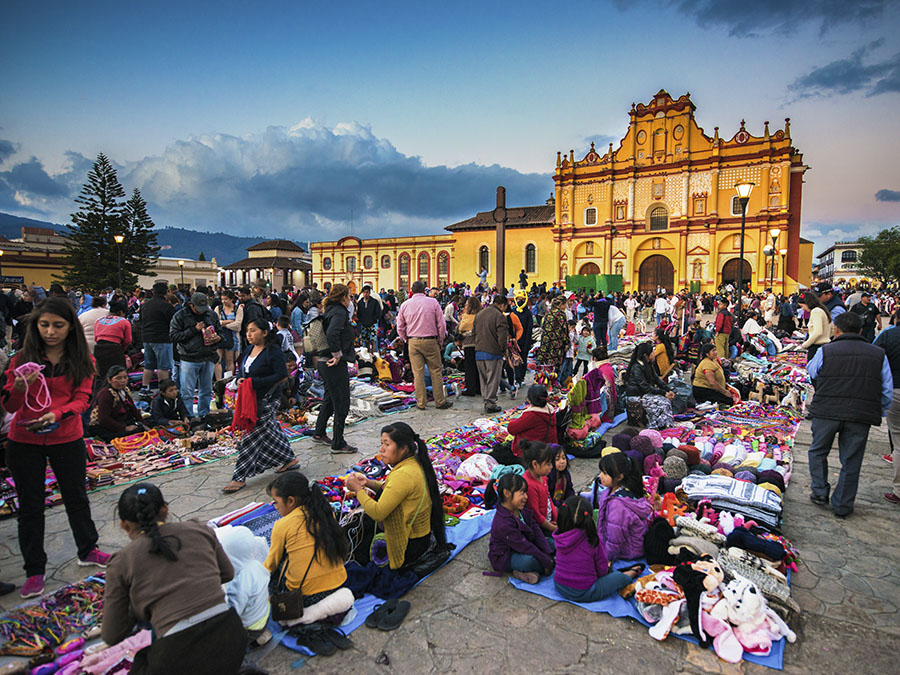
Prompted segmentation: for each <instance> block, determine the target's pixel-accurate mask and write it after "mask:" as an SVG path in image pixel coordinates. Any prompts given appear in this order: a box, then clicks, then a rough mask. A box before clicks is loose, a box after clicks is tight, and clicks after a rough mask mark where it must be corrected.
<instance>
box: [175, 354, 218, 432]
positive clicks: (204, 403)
mask: <svg viewBox="0 0 900 675" xmlns="http://www.w3.org/2000/svg"><path fill="white" fill-rule="evenodd" d="M180 376H181V383H180V389H181V400H182V401H184V407H185V408H187V411H188V415H190V416H191V417H194V391H195V390H196V391H197V415H196V416H197V417H201V418H202V417H206V416H207V415H209V402H210V401H211V400H212V384H213V363H212V362H210V361H185V360H183V359H182V361H181V372H180Z"/></svg>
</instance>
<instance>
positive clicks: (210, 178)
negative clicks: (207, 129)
mask: <svg viewBox="0 0 900 675" xmlns="http://www.w3.org/2000/svg"><path fill="white" fill-rule="evenodd" d="M7 143H8V142H7ZM4 147H5V146H4V145H3V142H2V141H0V152H2V149H3V148H4ZM67 161H68V164H67V168H66V170H65V171H64V172H63V173H61V174H60V175H52V176H51V175H49V174H48V173H47V172H46V171H45V170H44V167H43V166H42V165H41V163H40V162H39V161H38V160H37V159H35V158H30V159H28V160H26V161H23V162H19V163H15V164H13V165H12V166H11V167H10V168H9V169H8V170H5V171H0V209H5V210H10V209H11V210H15V211H17V212H20V213H22V214H23V215H31V214H34V215H40V216H45V217H47V216H49V217H55V218H56V219H57V220H60V221H65V220H67V219H68V217H67V214H68V213H69V212H70V211H71V210H72V209H73V207H74V203H72V202H71V200H72V198H74V196H75V195H76V194H77V192H78V190H79V189H80V186H81V184H82V183H83V182H84V180H85V176H86V173H87V170H88V169H89V168H90V164H91V161H92V160H91V159H90V158H85V157H83V156H81V155H78V154H77V153H70V154H69V156H68V160H67ZM551 161H552V158H550V159H548V164H549V163H550V162H551ZM8 163H9V162H8ZM117 168H118V170H119V179H120V180H121V182H122V183H123V185H124V186H125V188H126V190H130V189H131V188H132V187H139V188H140V189H141V192H142V193H143V194H144V197H145V198H146V199H147V201H148V203H149V205H150V209H151V215H152V216H153V218H154V220H155V221H156V222H157V224H159V225H173V226H181V227H188V228H194V229H202V230H210V231H225V232H228V233H230V234H249V233H252V234H255V235H260V236H268V234H269V233H271V234H272V235H273V236H274V235H278V236H290V237H294V238H297V239H301V240H303V239H313V240H316V239H325V238H330V237H333V236H340V235H342V234H346V233H347V232H348V223H349V220H350V212H351V209H352V211H353V220H354V233H355V234H359V235H361V236H393V235H402V234H419V233H424V232H433V231H435V229H436V228H440V227H443V226H444V225H448V224H450V223H452V222H454V221H456V220H460V219H462V218H466V217H469V216H471V215H474V213H475V212H476V211H484V210H488V209H490V208H492V207H493V204H494V193H495V189H496V187H497V186H498V185H505V186H506V189H507V195H508V197H507V198H508V200H509V203H510V204H511V205H527V204H538V203H542V202H543V200H544V199H546V198H547V196H548V195H549V193H550V192H551V191H552V188H553V184H552V180H551V179H550V177H549V175H540V174H523V173H520V172H518V171H515V170H513V169H509V168H505V167H501V166H498V165H492V166H483V165H478V164H466V165H463V166H459V167H453V168H451V167H447V166H426V165H425V164H424V163H423V162H422V160H421V158H419V157H411V156H408V155H404V154H403V153H401V152H399V151H398V150H397V149H396V148H395V147H394V146H393V145H392V144H391V143H390V142H389V141H387V140H386V139H383V138H378V137H376V136H375V135H374V134H373V133H372V132H371V130H370V129H369V128H367V127H364V126H361V125H359V124H356V123H350V124H339V125H337V126H335V127H333V128H328V127H324V126H322V125H320V124H316V123H313V122H311V121H308V120H307V121H304V122H302V123H300V124H298V125H296V126H295V127H292V128H290V129H287V128H284V127H270V128H269V129H267V130H266V131H265V132H263V133H262V134H259V135H255V136H252V137H246V138H238V137H235V136H229V135H225V134H211V135H207V136H202V137H198V138H193V139H189V140H184V141H178V142H175V143H173V144H171V145H170V146H169V147H167V148H166V149H165V151H164V152H163V153H162V154H161V155H159V156H151V157H146V158H144V159H142V160H140V161H139V162H135V163H132V164H125V165H118V166H117Z"/></svg>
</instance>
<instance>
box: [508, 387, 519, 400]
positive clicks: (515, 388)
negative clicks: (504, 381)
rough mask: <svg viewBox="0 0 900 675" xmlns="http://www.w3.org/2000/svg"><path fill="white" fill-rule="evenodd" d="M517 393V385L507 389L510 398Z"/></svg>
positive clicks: (514, 396)
mask: <svg viewBox="0 0 900 675" xmlns="http://www.w3.org/2000/svg"><path fill="white" fill-rule="evenodd" d="M518 393H519V387H518V386H514V387H513V388H512V389H510V390H509V397H510V398H511V399H515V398H516V394H518Z"/></svg>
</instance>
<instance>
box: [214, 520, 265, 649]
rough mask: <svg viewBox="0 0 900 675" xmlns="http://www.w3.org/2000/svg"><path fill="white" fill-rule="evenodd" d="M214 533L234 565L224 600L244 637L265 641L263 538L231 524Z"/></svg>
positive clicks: (262, 642) (253, 640)
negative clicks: (232, 611)
mask: <svg viewBox="0 0 900 675" xmlns="http://www.w3.org/2000/svg"><path fill="white" fill-rule="evenodd" d="M216 536H217V537H218V538H219V543H220V544H221V545H222V548H223V549H224V550H225V553H226V554H227V555H228V559H229V560H230V561H231V566H232V567H234V578H233V579H232V580H231V581H229V582H228V583H227V584H225V585H224V588H225V601H226V602H227V603H228V604H229V605H230V606H231V607H233V608H234V611H236V612H237V613H238V615H239V616H240V617H241V623H242V624H243V625H244V629H245V630H246V631H247V637H248V638H249V639H250V640H251V641H252V642H255V643H256V644H264V643H265V642H268V641H269V639H271V637H272V636H271V634H268V635H267V637H263V636H264V634H266V622H267V621H268V620H269V611H270V607H269V571H268V570H267V569H266V568H265V567H264V566H263V564H262V561H263V560H264V559H265V557H266V551H267V549H268V545H267V544H266V540H265V539H263V538H262V537H256V536H254V535H253V532H251V531H250V530H249V528H246V527H242V526H238V527H231V526H230V525H227V526H225V527H219V528H216ZM260 549H261V550H260Z"/></svg>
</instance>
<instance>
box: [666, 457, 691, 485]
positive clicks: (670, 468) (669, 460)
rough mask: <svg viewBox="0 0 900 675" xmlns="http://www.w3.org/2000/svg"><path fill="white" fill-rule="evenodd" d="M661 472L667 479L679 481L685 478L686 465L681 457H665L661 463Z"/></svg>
mask: <svg viewBox="0 0 900 675" xmlns="http://www.w3.org/2000/svg"><path fill="white" fill-rule="evenodd" d="M663 471H665V472H666V476H667V477H668V478H674V479H675V480H679V481H680V480H681V479H682V478H684V477H685V476H687V464H685V461H684V460H683V459H681V457H666V459H665V461H663Z"/></svg>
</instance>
